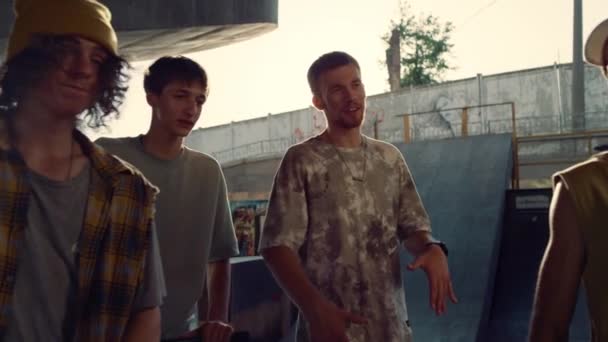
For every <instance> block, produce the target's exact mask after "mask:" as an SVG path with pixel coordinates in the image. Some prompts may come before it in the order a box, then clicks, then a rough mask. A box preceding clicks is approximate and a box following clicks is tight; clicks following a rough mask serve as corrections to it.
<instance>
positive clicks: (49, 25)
mask: <svg viewBox="0 0 608 342" xmlns="http://www.w3.org/2000/svg"><path fill="white" fill-rule="evenodd" d="M15 14H16V18H15V22H14V26H13V29H12V33H11V35H10V37H9V42H8V49H7V51H6V60H5V62H4V64H3V65H2V67H1V69H0V340H2V341H154V340H158V339H159V338H160V311H159V306H160V304H161V301H162V297H163V294H164V282H163V278H162V267H161V265H160V257H159V251H158V247H157V242H156V237H155V233H154V228H153V225H154V224H153V222H154V220H153V217H154V203H155V195H156V193H157V189H156V188H155V187H154V186H152V185H151V184H150V183H149V182H148V181H147V180H146V179H145V178H144V177H143V176H142V175H141V174H140V173H139V172H138V171H137V170H136V169H134V167H132V166H129V165H127V164H125V163H124V162H122V161H120V160H119V159H117V158H115V157H113V156H111V155H110V154H108V153H106V152H104V150H103V149H101V148H99V147H97V146H96V145H94V144H92V143H91V142H90V141H89V140H88V139H87V138H86V137H85V136H84V135H83V134H82V133H80V131H79V130H78V129H77V126H78V125H79V124H80V123H83V122H87V123H88V124H89V126H92V127H98V126H101V125H103V124H104V121H105V120H106V119H107V118H108V117H109V116H111V115H113V114H116V113H117V108H118V106H119V105H120V103H121V101H122V100H123V97H124V93H125V90H126V86H125V81H126V77H125V76H126V75H125V74H124V70H125V67H126V66H127V63H126V61H124V60H123V59H122V58H120V57H119V56H118V55H117V43H116V34H115V32H114V30H113V28H112V26H111V23H110V12H109V11H108V9H107V8H106V7H105V6H103V5H101V4H100V3H98V2H96V1H93V0H55V1H46V0H36V1H34V0H30V1H25V0H16V1H15Z"/></svg>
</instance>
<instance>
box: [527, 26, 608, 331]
mask: <svg viewBox="0 0 608 342" xmlns="http://www.w3.org/2000/svg"><path fill="white" fill-rule="evenodd" d="M585 58H586V59H587V62H588V63H590V64H593V65H596V66H598V67H600V68H601V69H602V70H603V72H604V75H605V76H608V73H607V70H606V69H607V67H606V66H607V65H608V19H607V20H604V21H603V22H602V23H600V24H599V25H598V26H597V27H596V28H595V29H594V30H593V31H592V32H591V34H590V35H589V38H588V39H587V42H586V44H585ZM553 180H554V191H553V199H552V201H551V208H550V213H549V215H550V216H549V224H550V238H549V244H548V245H547V249H546V251H545V256H544V258H543V261H542V264H541V267H540V272H539V279H538V286H537V289H536V298H535V301H534V312H533V315H532V326H531V332H530V341H532V342H541V341H567V340H568V337H569V336H568V335H569V326H570V321H571V319H572V314H573V312H574V307H575V305H576V299H577V294H578V287H579V284H580V283H581V280H582V284H583V286H584V289H585V293H586V296H587V305H588V308H589V317H590V320H591V336H592V339H591V340H592V341H594V342H600V341H608V291H607V289H608V152H602V153H599V154H597V155H595V156H593V157H592V158H591V159H589V160H587V161H585V162H583V163H580V164H577V165H574V166H572V167H570V168H568V169H566V170H564V171H561V172H558V173H556V174H555V175H554V176H553Z"/></svg>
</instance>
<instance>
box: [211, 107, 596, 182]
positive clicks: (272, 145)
mask: <svg viewBox="0 0 608 342" xmlns="http://www.w3.org/2000/svg"><path fill="white" fill-rule="evenodd" d="M397 117H401V118H402V120H403V126H402V128H401V129H395V128H392V129H382V128H381V127H376V128H377V129H376V130H375V131H374V134H376V135H377V138H379V139H381V140H385V141H389V142H405V143H411V142H417V141H425V140H438V139H446V138H455V137H467V136H473V135H482V134H500V133H509V134H511V135H512V139H513V140H512V144H513V164H514V167H513V174H512V183H511V185H512V188H514V189H518V188H519V175H520V168H521V166H529V165H545V164H546V165H550V164H557V163H563V162H568V161H577V160H582V159H584V158H586V157H588V156H589V155H591V154H593V147H595V146H596V145H598V144H601V143H604V141H608V140H607V139H608V110H606V111H595V112H587V113H585V115H584V118H583V119H584V123H585V127H587V128H593V129H588V130H586V131H583V132H580V131H576V130H575V128H574V127H578V129H579V130H580V126H581V125H576V124H577V122H576V117H574V118H573V117H572V116H571V115H529V116H523V117H517V115H516V111H515V104H514V103H513V102H504V103H495V104H486V105H481V106H467V107H454V108H445V109H438V110H432V111H425V112H417V113H412V114H401V115H397ZM310 135H312V134H310ZM581 141H582V142H581ZM295 143H297V141H296V138H295V137H284V138H278V139H269V140H262V141H257V142H254V143H251V144H246V145H241V146H236V147H234V148H229V149H226V150H223V151H218V152H214V153H212V155H213V156H214V157H215V158H216V159H217V160H218V161H219V162H220V163H221V164H223V165H225V164H227V163H234V162H244V161H249V160H255V159H261V158H273V157H280V156H281V155H282V154H283V153H285V151H286V150H287V148H288V147H289V146H291V145H293V144H295Z"/></svg>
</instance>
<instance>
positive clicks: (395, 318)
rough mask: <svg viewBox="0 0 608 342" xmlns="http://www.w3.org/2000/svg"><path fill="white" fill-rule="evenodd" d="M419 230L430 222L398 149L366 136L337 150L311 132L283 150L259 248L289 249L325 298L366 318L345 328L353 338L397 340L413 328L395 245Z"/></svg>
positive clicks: (359, 341) (357, 340)
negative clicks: (357, 144) (357, 145)
mask: <svg viewBox="0 0 608 342" xmlns="http://www.w3.org/2000/svg"><path fill="white" fill-rule="evenodd" d="M421 230H424V231H430V222H429V219H428V216H427V213H426V211H425V209H424V207H423V205H422V202H421V200H420V196H419V195H418V192H417V191H416V187H415V185H414V181H413V180H412V177H411V174H410V172H409V170H408V168H407V165H406V163H405V160H404V159H403V156H402V155H401V153H400V152H399V150H398V149H397V148H395V147H394V146H393V145H390V144H387V143H383V142H380V141H377V140H374V139H371V138H368V137H364V139H363V144H362V147H360V148H354V149H353V148H351V149H347V148H337V147H335V146H333V145H331V144H329V143H327V142H325V141H324V140H322V139H321V138H320V137H319V136H317V137H313V138H311V139H309V140H307V141H305V142H303V143H300V144H297V145H294V146H292V147H290V148H289V150H288V151H287V153H286V154H285V156H284V158H283V160H282V162H281V165H280V167H279V170H278V172H277V174H276V176H275V180H274V185H273V189H272V194H271V197H270V203H269V207H268V213H267V217H266V222H265V225H264V228H263V232H262V237H261V242H260V249H265V248H269V247H274V246H287V247H290V248H291V249H293V250H294V251H296V253H298V255H299V256H300V258H301V262H302V265H303V267H304V269H305V271H306V273H307V275H308V277H309V278H310V280H311V282H312V283H313V284H314V285H315V286H316V287H317V288H318V289H319V290H320V292H321V293H322V294H323V295H324V296H325V298H327V299H329V300H331V301H332V302H334V303H335V304H336V305H337V306H339V307H342V308H344V309H346V310H348V311H350V312H353V313H357V314H360V315H362V316H363V317H365V318H367V319H368V320H369V324H368V325H366V326H361V325H355V324H352V325H350V327H349V328H348V330H347V334H348V337H349V340H350V341H351V342H363V341H386V342H391V341H395V342H397V341H398V342H403V341H409V340H410V333H411V331H410V329H409V327H408V325H407V322H406V321H407V312H406V307H405V298H404V291H403V287H402V280H401V269H400V264H399V250H398V246H399V244H400V243H402V242H403V241H404V240H406V239H407V238H408V237H409V236H410V234H412V233H413V232H415V231H421ZM304 325H305V324H304ZM304 325H300V326H299V330H300V333H299V334H298V335H300V336H302V335H303V334H302V332H303V331H302V330H305V327H304ZM300 340H305V338H303V339H302V338H301V339H300Z"/></svg>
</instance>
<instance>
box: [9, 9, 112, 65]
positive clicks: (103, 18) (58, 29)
mask: <svg viewBox="0 0 608 342" xmlns="http://www.w3.org/2000/svg"><path fill="white" fill-rule="evenodd" d="M111 19H112V14H111V13H110V11H109V10H108V8H107V7H106V6H104V5H103V4H101V3H99V2H97V1H95V0H15V22H14V24H13V28H12V31H11V34H10V36H9V41H8V47H7V49H6V60H7V61H8V60H10V59H11V58H12V57H14V56H15V55H17V54H18V53H19V52H21V51H23V50H24V49H25V48H26V47H27V46H28V44H29V43H30V39H31V38H32V35H35V34H38V33H40V34H52V35H78V36H81V37H83V38H87V39H90V40H92V41H95V42H97V43H99V44H100V45H102V46H103V47H105V48H106V49H107V50H108V51H109V52H111V53H113V54H115V55H117V54H118V43H117V39H116V33H115V32H114V29H113V28H112V24H111Z"/></svg>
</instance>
